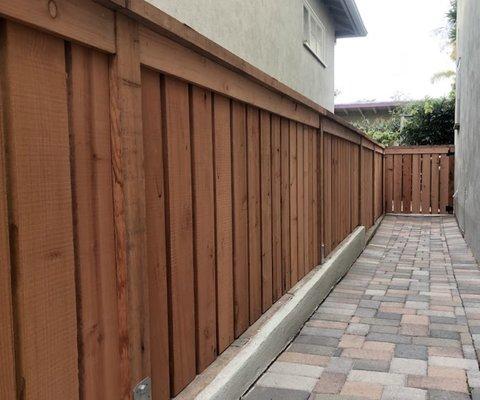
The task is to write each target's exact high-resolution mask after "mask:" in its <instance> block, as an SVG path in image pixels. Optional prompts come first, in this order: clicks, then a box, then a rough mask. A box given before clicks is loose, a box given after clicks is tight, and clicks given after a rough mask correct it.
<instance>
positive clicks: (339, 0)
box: [325, 0, 367, 38]
mask: <svg viewBox="0 0 480 400" xmlns="http://www.w3.org/2000/svg"><path fill="white" fill-rule="evenodd" d="M325 3H326V4H327V6H328V7H329V8H330V11H331V13H332V16H333V19H334V21H335V35H336V37H337V38H348V37H363V36H366V35H367V29H366V28H365V24H364V23H363V20H362V17H361V15H360V12H359V11H358V8H357V5H356V4H355V0H325Z"/></svg>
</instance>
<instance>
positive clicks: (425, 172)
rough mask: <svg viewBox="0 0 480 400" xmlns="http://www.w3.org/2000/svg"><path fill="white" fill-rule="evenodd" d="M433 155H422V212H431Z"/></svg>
mask: <svg viewBox="0 0 480 400" xmlns="http://www.w3.org/2000/svg"><path fill="white" fill-rule="evenodd" d="M430 180H431V155H430V154H423V155H422V196H421V197H422V214H430V213H431V210H430V197H431V196H430V190H431V186H430Z"/></svg>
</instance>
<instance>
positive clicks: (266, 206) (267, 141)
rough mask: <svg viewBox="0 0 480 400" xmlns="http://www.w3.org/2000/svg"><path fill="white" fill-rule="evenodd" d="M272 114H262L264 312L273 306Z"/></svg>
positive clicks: (261, 167) (261, 170)
mask: <svg viewBox="0 0 480 400" xmlns="http://www.w3.org/2000/svg"><path fill="white" fill-rule="evenodd" d="M271 134H272V132H271V121H270V114H269V113H268V112H266V111H263V110H262V111H261V112H260V149H261V166H260V173H261V185H260V187H261V192H262V193H261V196H262V200H261V201H262V311H263V312H265V311H267V310H268V309H269V308H270V307H271V306H272V300H273V271H272V140H271V138H272V136H271Z"/></svg>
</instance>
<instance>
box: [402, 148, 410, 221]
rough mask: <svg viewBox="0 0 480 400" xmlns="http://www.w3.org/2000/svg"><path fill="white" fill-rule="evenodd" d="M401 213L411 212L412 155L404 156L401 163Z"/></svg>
mask: <svg viewBox="0 0 480 400" xmlns="http://www.w3.org/2000/svg"><path fill="white" fill-rule="evenodd" d="M402 179H403V183H402V212H403V213H404V214H410V213H411V212H412V155H411V154H405V155H404V156H403V161H402Z"/></svg>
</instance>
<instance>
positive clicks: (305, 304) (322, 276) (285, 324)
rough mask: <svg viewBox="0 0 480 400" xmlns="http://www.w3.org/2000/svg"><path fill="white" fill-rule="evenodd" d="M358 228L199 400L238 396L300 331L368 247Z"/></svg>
mask: <svg viewBox="0 0 480 400" xmlns="http://www.w3.org/2000/svg"><path fill="white" fill-rule="evenodd" d="M365 242H366V233H365V228H364V227H359V228H357V229H356V230H355V231H354V232H353V233H352V234H351V235H350V236H348V238H347V239H345V240H344V241H343V242H342V244H341V245H340V246H339V247H338V248H337V249H336V250H335V251H334V253H333V254H332V255H331V256H330V257H329V258H328V259H327V260H326V261H325V262H324V263H323V264H322V265H321V266H318V267H317V268H315V269H314V270H313V271H312V272H310V273H309V274H308V275H307V276H306V277H305V278H304V279H302V281H300V282H299V283H298V284H297V285H295V287H293V288H292V290H290V292H289V293H288V295H289V296H290V298H289V299H288V300H287V301H286V302H285V303H284V304H283V305H282V306H281V307H280V308H279V309H278V310H277V311H276V312H275V313H274V314H272V315H271V317H270V318H269V319H268V321H267V322H266V323H265V324H264V325H263V326H262V327H261V328H260V329H259V330H258V332H256V334H255V335H253V336H252V337H251V339H250V340H249V341H248V342H247V343H246V344H245V345H244V346H243V347H242V349H241V350H240V351H239V352H238V353H237V354H236V355H235V356H234V357H233V358H232V359H231V360H230V361H229V362H228V363H227V364H226V365H225V366H224V367H223V368H222V369H221V370H220V371H219V373H218V374H216V376H215V377H214V378H213V379H212V380H211V381H210V383H208V385H206V386H205V387H204V388H203V389H202V390H201V391H200V392H198V393H197V395H196V396H195V399H197V400H225V399H229V400H230V399H232V400H233V399H238V398H240V397H241V396H242V395H243V394H244V393H245V391H247V390H248V388H249V387H250V386H251V385H252V384H253V383H254V382H255V381H256V380H257V379H258V377H259V376H260V375H261V374H262V373H263V372H264V371H265V370H266V369H267V368H268V366H269V365H270V364H271V363H272V361H273V360H275V358H276V357H277V356H278V354H279V353H280V352H282V351H283V350H284V349H285V347H286V346H287V345H288V344H289V343H290V342H291V341H292V339H293V338H294V337H295V336H296V335H297V334H298V332H299V331H300V329H301V328H302V327H303V325H304V324H305V322H306V321H307V320H308V318H309V317H310V316H311V315H312V313H313V312H314V311H315V310H316V309H317V307H318V306H319V305H320V303H321V302H322V301H323V300H324V299H325V298H326V297H327V295H328V294H329V293H330V291H331V290H332V288H333V287H334V286H335V285H336V283H337V282H338V281H339V280H340V279H341V278H342V277H343V276H344V275H345V274H346V273H347V271H348V270H349V269H350V267H351V266H352V265H353V263H354V262H355V260H356V259H357V258H358V256H359V255H360V254H361V253H362V251H363V249H364V248H365Z"/></svg>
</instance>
